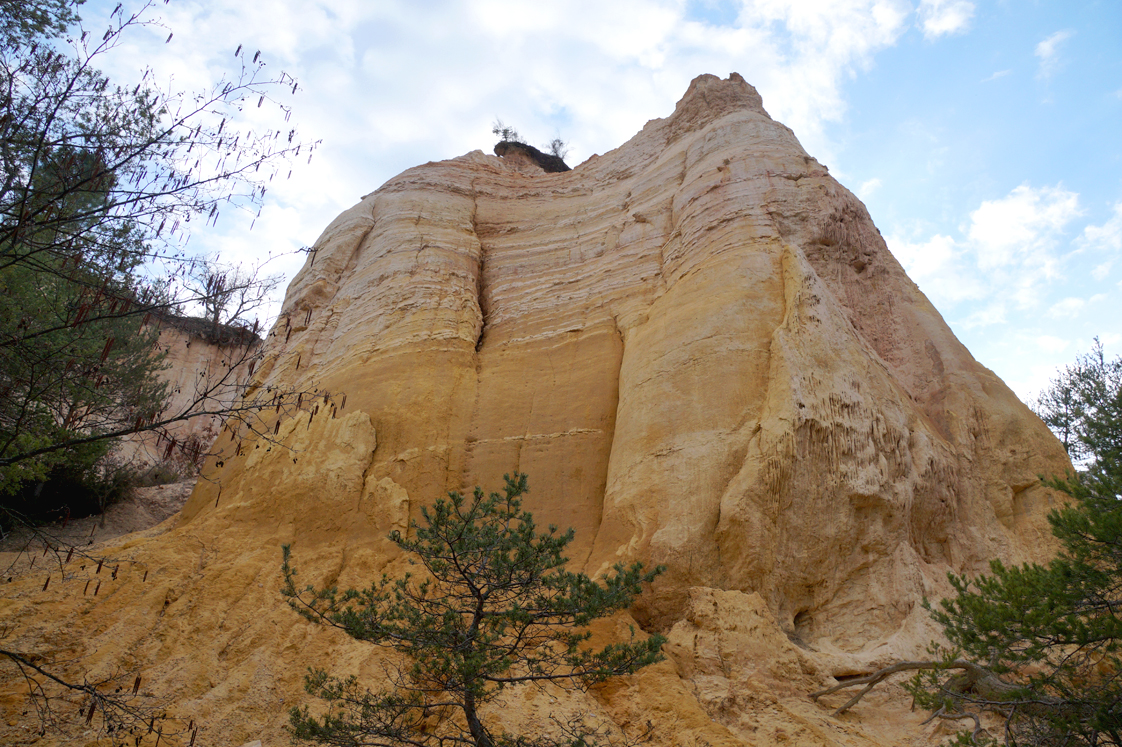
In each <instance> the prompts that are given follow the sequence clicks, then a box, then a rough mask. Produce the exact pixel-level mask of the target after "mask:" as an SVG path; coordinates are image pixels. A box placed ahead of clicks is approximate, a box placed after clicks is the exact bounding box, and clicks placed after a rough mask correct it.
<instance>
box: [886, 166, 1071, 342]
mask: <svg viewBox="0 0 1122 747" xmlns="http://www.w3.org/2000/svg"><path fill="white" fill-rule="evenodd" d="M1081 212H1082V211H1081V210H1080V208H1079V195H1078V194H1076V193H1074V192H1069V191H1068V190H1066V189H1064V188H1063V187H1062V185H1056V186H1054V187H1031V186H1029V185H1024V184H1023V185H1021V186H1019V187H1017V188H1015V189H1014V190H1013V191H1011V192H1010V193H1009V194H1008V195H1007V196H1005V197H1002V198H1000V199H996V200H986V201H984V202H983V203H982V204H981V205H980V206H979V207H978V208H977V209H976V210H974V211H973V212H972V213H971V214H970V223H969V225H968V227H967V228H966V230H965V231H964V233H965V236H964V238H962V239H955V238H953V237H951V236H946V235H943V234H937V235H935V236H932V237H931V238H929V239H926V240H923V239H921V240H918V241H917V240H915V239H911V240H909V239H905V238H902V237H899V236H889V237H888V238H887V239H886V242H887V243H888V247H889V249H890V250H891V251H892V253H893V254H894V255H895V256H896V258H897V259H898V260H899V261H900V264H902V265H903V266H904V269H905V270H906V271H907V273H908V275H909V277H911V278H912V279H913V280H914V281H915V282H916V283H917V284H918V285H919V286H920V287H921V288H922V289H923V291H924V293H926V294H927V295H928V296H929V297H930V298H931V300H932V302H933V303H934V304H935V305H936V306H937V307H939V308H950V307H954V306H956V305H958V304H960V303H962V302H967V301H973V302H980V301H985V302H986V305H985V306H984V307H981V308H975V309H973V310H972V311H971V312H970V313H969V314H968V315H967V317H966V318H965V319H964V320H962V322H961V323H962V324H963V325H964V326H966V327H967V328H972V327H979V326H986V325H991V324H998V323H1003V322H1005V320H1006V318H1007V313H1008V310H1009V306H1010V304H1012V305H1013V306H1015V307H1016V308H1018V309H1022V310H1024V309H1030V308H1036V307H1038V306H1040V304H1041V303H1042V300H1043V299H1044V298H1045V297H1046V295H1047V294H1046V292H1045V290H1044V286H1045V285H1046V284H1047V282H1048V281H1049V280H1052V279H1055V278H1057V277H1058V276H1059V274H1060V267H1061V254H1060V249H1061V239H1062V238H1063V232H1064V229H1065V228H1066V227H1067V225H1068V224H1069V223H1070V222H1071V221H1072V220H1073V219H1075V218H1076V217H1078V216H1079V215H1080V214H1081ZM1077 302H1078V304H1082V303H1083V302H1082V301H1078V299H1068V300H1065V301H1061V302H1059V303H1057V304H1055V305H1054V306H1053V307H1052V308H1051V313H1052V314H1053V315H1054V316H1062V315H1070V314H1072V313H1075V312H1076V311H1078V309H1077V308H1074V307H1075V305H1076V303H1077Z"/></svg>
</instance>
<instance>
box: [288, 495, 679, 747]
mask: <svg viewBox="0 0 1122 747" xmlns="http://www.w3.org/2000/svg"><path fill="white" fill-rule="evenodd" d="M505 479H506V486H505V490H504V494H503V495H499V494H498V493H491V494H490V495H489V496H485V495H484V494H483V491H482V490H480V489H479V488H476V489H475V492H474V493H473V494H472V495H471V496H470V497H467V498H465V497H464V496H462V495H460V494H459V493H450V494H449V496H448V499H447V500H445V499H441V500H438V501H437V502H436V504H435V505H434V506H433V507H432V508H431V509H424V510H422V516H423V525H418V524H417V523H416V522H414V523H413V525H412V528H413V530H414V532H415V536H414V538H406V537H404V536H402V535H401V534H400V533H399V532H394V533H393V534H391V535H390V539H391V540H392V541H393V542H394V543H395V544H397V545H398V546H399V547H401V548H402V549H404V550H407V551H409V552H410V553H413V554H414V555H415V556H416V558H417V560H418V561H419V563H420V564H421V565H422V566H423V569H424V570H423V574H422V575H421V576H420V577H419V578H418V577H414V576H412V575H406V576H405V577H404V578H401V579H397V580H391V579H389V578H388V577H386V576H383V577H382V578H381V579H380V580H379V581H376V582H374V583H373V584H371V586H370V587H369V588H367V589H363V590H356V589H348V590H347V591H344V592H339V591H338V590H336V589H335V588H327V589H320V590H316V589H314V588H313V587H311V586H309V587H307V588H306V589H304V590H303V591H298V590H297V587H296V583H295V578H294V576H295V575H296V571H295V570H294V569H293V568H292V566H291V565H290V564H289V548H288V547H287V546H286V547H285V548H284V566H283V572H284V579H285V586H284V588H283V593H284V595H285V596H287V597H288V599H289V604H290V605H291V606H292V607H293V609H295V610H296V611H297V612H299V613H300V614H301V615H303V616H304V617H305V618H306V619H308V620H310V621H312V622H315V623H321V624H326V625H331V626H333V627H337V628H340V629H342V630H344V631H345V632H346V633H347V634H348V635H350V636H352V637H353V638H356V639H358V640H361V641H369V642H371V643H375V644H378V645H384V646H389V647H392V648H393V649H395V650H396V651H398V652H399V653H401V654H402V655H403V657H404V663H402V664H401V666H400V667H399V668H398V669H397V670H396V672H394V673H392V674H391V679H392V680H393V685H394V687H393V689H392V690H383V691H378V692H372V691H370V690H368V689H366V688H364V687H363V686H362V685H360V684H359V682H358V681H357V679H356V678H354V677H350V678H347V679H337V678H335V677H331V676H329V675H328V673H326V672H325V671H323V670H321V669H313V670H310V672H309V674H308V676H307V677H306V680H305V687H306V689H307V691H308V692H309V693H310V694H312V695H316V696H319V697H320V698H323V699H324V700H326V701H327V702H328V704H329V706H330V708H329V710H328V712H327V713H326V714H325V715H323V716H322V717H319V718H317V717H315V716H313V715H311V714H310V713H309V711H308V709H307V708H306V707H305V708H303V709H300V708H293V709H292V713H291V723H292V732H293V734H294V735H295V736H296V737H297V738H299V739H305V740H311V741H317V742H322V743H325V744H337V745H385V746H386V747H389V746H390V745H455V744H463V745H474V746H475V747H489V746H491V745H510V746H511V747H513V746H515V745H518V746H525V747H529V746H530V745H534V746H539V745H540V746H541V747H545V745H559V744H566V745H588V744H590V741H589V738H590V736H591V735H590V734H589V733H588V731H587V730H584V729H581V728H580V727H579V726H577V727H576V728H575V729H574V728H569V729H563V730H564V731H566V737H564V738H562V739H560V740H557V739H551V738H548V737H545V736H541V735H537V736H534V737H526V736H515V735H512V734H509V733H505V732H504V733H494V732H493V731H492V730H491V729H490V728H488V727H487V726H486V725H485V724H484V723H483V720H482V718H481V714H480V709H481V708H482V707H483V706H484V705H485V704H486V703H488V702H490V701H491V700H493V699H494V698H495V696H497V695H498V694H499V693H500V692H501V691H502V690H503V689H504V688H506V687H508V686H514V685H523V684H530V683H544V682H558V683H562V684H565V685H571V686H575V687H578V688H583V687H585V686H587V685H589V684H593V683H596V682H602V681H603V680H606V679H608V678H609V677H614V676H616V675H622V674H630V673H632V672H635V671H636V670H638V669H640V668H641V667H644V666H646V665H647V664H651V663H653V662H655V661H658V660H660V659H661V658H662V657H661V654H660V653H659V649H660V647H661V646H662V643H663V641H664V640H665V639H664V638H663V637H662V636H658V635H655V636H651V637H649V638H647V639H645V640H634V639H633V640H631V641H630V642H627V643H613V644H610V645H608V646H605V647H603V648H600V649H596V648H591V647H589V646H588V639H589V637H590V636H591V634H590V633H589V632H588V630H587V626H588V625H589V623H591V622H592V621H593V620H595V619H597V618H600V617H603V616H605V615H608V614H610V613H612V612H614V611H616V610H621V609H626V608H627V607H629V606H630V605H631V602H632V600H633V599H634V598H635V596H636V595H637V594H639V592H640V584H642V583H645V582H650V581H652V580H653V579H654V578H655V576H657V575H658V574H659V573H660V572H661V570H662V569H661V568H656V569H655V570H653V571H648V572H644V571H643V567H642V564H640V563H635V564H633V565H632V566H631V567H629V568H624V567H622V566H620V565H617V566H616V567H615V569H614V571H613V572H612V573H611V574H610V575H608V576H607V577H605V578H604V579H603V580H602V582H599V583H598V582H596V581H593V580H591V579H590V578H589V577H588V576H586V575H584V574H583V573H571V572H569V571H566V570H565V564H566V563H567V562H568V559H567V558H565V557H564V556H563V555H562V552H563V551H564V549H565V546H566V545H568V544H569V543H570V542H571V541H572V540H573V530H572V529H570V530H568V531H567V532H565V533H564V534H559V533H558V532H557V528H556V527H550V528H549V531H548V532H545V533H539V532H537V531H536V528H535V526H534V521H533V517H532V516H531V515H530V514H529V513H527V512H525V511H522V510H521V501H520V500H519V497H520V496H521V495H522V494H523V493H524V492H525V491H526V476H525V475H520V474H517V473H516V474H515V475H514V477H509V476H508V477H506V478H505Z"/></svg>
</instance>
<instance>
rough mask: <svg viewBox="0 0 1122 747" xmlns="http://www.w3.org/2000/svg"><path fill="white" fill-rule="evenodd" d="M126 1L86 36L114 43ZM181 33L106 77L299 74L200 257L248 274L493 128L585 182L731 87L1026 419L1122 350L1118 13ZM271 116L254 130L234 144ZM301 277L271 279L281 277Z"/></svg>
mask: <svg viewBox="0 0 1122 747" xmlns="http://www.w3.org/2000/svg"><path fill="white" fill-rule="evenodd" d="M115 4H116V0H108V1H105V0H90V2H88V3H87V4H86V5H85V6H83V9H82V14H83V17H84V18H85V19H86V23H87V25H88V26H89V27H90V28H91V29H95V30H96V29H100V28H102V27H103V26H104V17H105V16H106V15H107V14H108V13H109V12H110V11H111V10H112V9H113V6H114V5H115ZM153 12H154V13H156V14H158V15H159V16H161V17H162V18H163V21H164V23H165V24H166V25H167V26H169V27H170V28H171V29H172V30H173V31H174V32H175V36H174V38H173V41H172V42H171V43H169V44H165V43H164V42H165V39H166V36H167V33H166V31H160V30H151V31H146V30H140V31H139V32H138V33H136V34H134V35H133V36H132V37H130V38H129V40H128V43H127V44H125V45H124V46H122V47H121V48H119V49H118V50H116V51H115V52H114V53H113V55H112V57H109V58H106V64H104V65H103V68H105V69H106V71H107V72H108V73H109V74H110V75H111V76H112V77H114V78H115V79H122V80H129V79H135V78H136V76H137V71H138V70H139V69H140V68H141V67H142V66H144V65H149V66H151V67H152V69H153V72H154V73H155V75H156V79H157V80H162V81H165V83H167V84H170V85H172V86H178V87H183V88H186V89H189V90H190V89H194V88H199V87H202V86H205V85H206V84H208V83H210V82H213V81H214V80H217V79H218V78H219V77H220V76H221V75H222V74H223V73H224V72H229V70H230V69H231V66H230V63H231V61H232V60H233V57H232V52H233V50H234V49H235V48H236V47H237V45H238V44H244V45H246V47H247V48H253V49H257V48H260V49H261V50H262V51H263V54H264V55H265V58H266V59H267V60H268V61H269V63H270V66H271V67H270V69H273V70H279V69H283V70H285V71H286V72H288V73H290V74H292V75H295V76H296V78H298V79H299V81H300V86H301V90H300V91H299V93H298V94H297V95H296V96H295V97H293V98H292V99H291V102H290V103H291V105H292V106H293V109H294V121H296V122H298V124H299V125H300V127H301V130H302V132H303V134H304V136H306V137H309V138H313V139H322V140H323V145H322V147H321V148H320V149H319V150H318V151H317V153H316V157H315V159H314V160H313V161H312V163H311V164H308V165H301V166H298V167H297V168H296V170H295V173H294V175H293V177H292V178H291V179H290V180H288V181H286V182H283V183H281V184H279V185H277V186H276V187H274V188H273V189H272V190H271V191H270V195H271V197H272V199H271V201H270V202H269V203H268V204H267V205H266V206H265V208H264V210H263V211H262V216H261V218H259V219H258V220H257V222H256V224H255V226H254V228H253V230H252V231H250V230H249V220H248V218H246V219H244V220H243V219H242V218H241V217H236V216H232V217H223V218H222V220H221V221H220V222H219V223H218V225H217V227H216V228H215V229H213V230H211V231H208V232H205V233H197V234H195V235H194V236H193V237H192V240H191V245H192V246H195V247H198V248H200V249H205V250H207V251H211V252H221V253H222V255H223V257H224V258H226V259H234V260H239V261H246V262H249V261H252V260H253V258H255V257H261V256H266V255H268V254H269V253H277V252H282V251H285V250H289V249H293V248H296V247H299V246H301V245H307V244H311V243H312V242H314V241H315V239H316V237H317V236H318V234H319V232H320V231H321V230H322V229H323V228H324V227H325V226H326V225H327V223H328V222H329V221H330V220H331V219H332V218H333V217H334V216H335V215H337V214H338V213H339V212H341V211H342V210H344V209H346V208H347V207H349V206H350V205H351V204H353V203H354V202H355V201H357V200H358V198H359V197H360V196H361V195H364V194H366V193H368V192H371V191H373V190H374V189H376V188H377V187H378V186H380V185H381V184H382V183H383V182H384V181H386V180H387V179H389V178H390V177H392V176H394V175H395V174H397V173H399V172H400V171H402V170H404V169H406V168H408V167H410V166H413V165H416V164H418V163H423V162H426V161H431V160H439V159H443V158H450V157H454V156H458V155H461V154H463V153H466V152H468V151H471V150H474V149H482V150H484V151H486V152H489V151H490V148H491V146H492V145H493V144H494V142H493V141H494V138H493V137H492V135H491V132H490V126H491V123H492V122H493V120H494V119H495V118H496V117H501V118H502V119H503V120H504V121H505V122H506V123H508V124H511V125H514V126H515V127H517V128H518V129H519V130H520V131H521V132H522V134H523V135H525V136H527V137H528V139H529V140H530V141H531V142H534V143H539V144H540V143H545V142H547V141H548V140H550V139H551V138H552V137H554V136H558V135H559V136H561V137H563V138H565V139H566V140H568V141H569V143H570V145H571V151H570V154H569V158H568V160H569V162H570V164H576V163H579V162H580V161H583V160H584V159H585V158H587V157H588V156H590V155H592V154H593V153H603V152H606V151H608V150H611V149H612V148H615V147H617V146H619V145H620V144H622V143H623V142H625V141H626V140H627V139H629V138H630V137H631V136H632V135H633V134H635V132H637V131H638V130H639V129H640V128H641V127H642V126H643V124H644V123H645V122H646V121H647V120H650V119H653V118H656V117H664V116H667V115H668V114H669V113H670V112H671V111H673V107H674V103H675V102H676V101H677V100H678V98H680V97H681V95H682V94H683V93H684V92H685V90H686V86H687V85H688V83H689V81H690V80H691V79H692V78H694V77H695V76H696V75H699V74H701V73H714V74H717V75H720V76H722V77H726V76H727V75H728V74H729V73H730V72H732V71H736V72H739V73H740V74H742V75H743V76H744V77H745V78H746V79H747V80H748V81H749V82H750V83H752V84H753V85H755V86H756V87H757V88H758V89H759V90H760V93H761V94H762V95H763V98H764V105H765V107H766V108H767V109H768V111H769V112H770V113H771V115H772V116H773V117H774V118H776V119H778V120H779V121H782V122H784V123H785V124H787V125H788V126H790V127H791V128H792V129H793V130H794V131H795V133H796V135H798V137H799V139H800V141H801V142H802V143H803V146H804V147H805V148H806V149H807V151H808V152H809V153H810V154H811V155H814V156H815V157H817V158H818V159H819V160H820V161H822V162H823V163H826V164H827V165H828V166H829V167H830V169H831V172H832V173H833V174H834V176H835V177H837V178H838V179H839V180H840V181H841V182H842V183H843V184H845V185H846V186H847V187H849V188H850V189H851V190H853V191H854V192H855V193H856V194H857V195H858V196H859V197H860V198H861V199H862V200H863V201H864V202H865V204H866V205H867V206H868V208H869V211H870V213H871V214H872V216H873V219H874V221H876V223H877V226H878V227H879V228H880V230H881V233H882V234H883V235H884V236H885V238H886V240H887V241H888V244H889V247H890V249H892V251H893V252H894V253H895V254H896V256H897V257H898V258H899V259H900V261H901V262H902V263H903V264H904V266H905V268H906V269H907V270H908V272H909V274H910V275H911V277H912V279H913V280H915V281H916V282H917V283H918V284H919V286H920V288H921V289H922V290H923V291H924V292H925V293H927V295H928V296H929V297H930V298H931V300H932V301H933V303H934V304H935V306H936V307H937V308H938V309H939V310H940V312H942V314H943V316H944V317H945V318H946V320H947V321H948V322H949V323H950V325H951V327H952V328H953V329H954V330H955V332H956V333H957V334H958V336H959V337H960V339H962V340H963V342H965V343H966V345H967V347H969V348H970V350H971V352H973V354H974V355H975V357H976V358H978V359H979V360H980V361H981V362H982V363H983V364H985V365H987V366H989V367H991V368H993V369H994V370H995V371H996V372H997V373H998V374H999V375H1000V376H1001V377H1002V378H1003V379H1005V381H1006V382H1007V383H1009V384H1010V386H1012V387H1013V389H1014V390H1015V391H1016V392H1017V393H1018V394H1019V395H1020V396H1021V397H1022V399H1027V398H1029V397H1031V396H1032V395H1033V394H1034V393H1035V392H1037V391H1039V390H1040V389H1041V388H1042V387H1043V386H1044V385H1046V383H1047V381H1048V379H1049V378H1050V376H1052V375H1053V373H1054V372H1055V370H1056V368H1057V366H1061V365H1063V364H1065V363H1068V362H1070V361H1072V360H1073V359H1074V357H1075V356H1076V355H1077V354H1079V353H1082V352H1086V351H1087V350H1088V349H1089V348H1090V345H1091V341H1092V339H1093V338H1094V337H1095V336H1099V337H1100V338H1101V339H1102V340H1103V342H1104V343H1105V345H1106V349H1107V353H1108V354H1109V355H1112V356H1113V355H1117V354H1119V353H1120V352H1122V301H1120V299H1122V124H1120V123H1122V3H1119V2H1117V0H1104V1H1102V2H1075V1H1073V0H1067V1H1065V2H1058V1H1056V2H1034V1H1033V0H752V1H742V0H612V1H611V2H604V1H603V0H553V1H549V0H539V2H537V3H534V4H529V3H524V2H515V1H514V0H461V1H458V2H457V1H453V0H425V1H424V2H421V1H420V0H330V1H329V2H323V1H322V0H262V2H258V3H246V2H244V1H240V0H239V1H238V2H234V1H228V0H171V2H170V3H169V4H168V5H163V4H160V5H159V6H158V7H156V8H154V10H153ZM261 116H263V115H262V113H260V112H257V111H250V112H247V114H246V121H245V122H243V125H247V126H248V125H251V124H255V125H258V126H267V125H268V124H269V123H268V122H267V121H265V120H260V119H258V121H256V122H254V121H252V120H254V119H256V118H260V117H261ZM299 264H300V260H299V258H291V259H287V260H280V261H278V262H275V263H274V265H273V266H274V267H276V268H277V269H278V270H282V271H284V272H285V273H286V274H287V275H288V276H289V277H291V274H292V273H293V272H295V270H296V269H297V268H298V266H299Z"/></svg>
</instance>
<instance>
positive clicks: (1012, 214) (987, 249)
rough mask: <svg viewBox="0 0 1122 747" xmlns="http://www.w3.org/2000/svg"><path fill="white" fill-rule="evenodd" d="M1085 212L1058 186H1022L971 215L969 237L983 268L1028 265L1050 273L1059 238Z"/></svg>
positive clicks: (1071, 193)
mask: <svg viewBox="0 0 1122 747" xmlns="http://www.w3.org/2000/svg"><path fill="white" fill-rule="evenodd" d="M1081 213H1082V211H1081V210H1080V208H1079V195H1078V194H1076V193H1075V192H1069V191H1067V190H1066V189H1064V188H1063V187H1062V186H1061V185H1058V184H1057V185H1056V186H1055V187H1039V188H1033V187H1030V186H1028V185H1027V184H1022V185H1021V186H1019V187H1017V188H1016V189H1014V190H1013V191H1012V192H1010V193H1009V196H1007V197H1003V198H1001V199H998V200H986V201H985V202H983V203H982V204H981V206H979V207H978V209H977V210H975V211H974V212H973V213H971V214H970V229H969V232H968V238H969V239H970V243H971V244H972V246H973V248H974V251H975V252H976V255H977V261H978V267H979V268H981V269H982V270H993V269H996V268H999V267H1008V266H1010V265H1026V266H1029V267H1031V268H1034V269H1041V270H1044V271H1046V272H1050V271H1051V268H1052V265H1053V263H1054V259H1055V258H1054V256H1053V254H1052V250H1053V249H1054V247H1055V244H1056V239H1057V238H1058V237H1059V235H1060V233H1061V232H1062V230H1063V228H1064V227H1065V226H1066V225H1067V224H1068V223H1069V222H1070V221H1071V220H1072V219H1073V218H1076V217H1078V216H1079V215H1080V214H1081Z"/></svg>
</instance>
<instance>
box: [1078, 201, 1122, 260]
mask: <svg viewBox="0 0 1122 747" xmlns="http://www.w3.org/2000/svg"><path fill="white" fill-rule="evenodd" d="M1078 243H1079V244H1080V245H1081V246H1083V247H1086V248H1089V249H1098V250H1105V251H1115V252H1117V251H1119V250H1122V200H1120V201H1119V202H1117V203H1115V205H1114V214H1113V215H1111V216H1110V218H1109V219H1108V220H1107V221H1106V223H1103V224H1102V225H1101V226H1087V227H1086V228H1084V229H1083V235H1082V236H1080V240H1079V242H1078ZM1107 269H1109V263H1108V266H1107Z"/></svg>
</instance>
